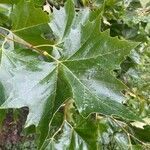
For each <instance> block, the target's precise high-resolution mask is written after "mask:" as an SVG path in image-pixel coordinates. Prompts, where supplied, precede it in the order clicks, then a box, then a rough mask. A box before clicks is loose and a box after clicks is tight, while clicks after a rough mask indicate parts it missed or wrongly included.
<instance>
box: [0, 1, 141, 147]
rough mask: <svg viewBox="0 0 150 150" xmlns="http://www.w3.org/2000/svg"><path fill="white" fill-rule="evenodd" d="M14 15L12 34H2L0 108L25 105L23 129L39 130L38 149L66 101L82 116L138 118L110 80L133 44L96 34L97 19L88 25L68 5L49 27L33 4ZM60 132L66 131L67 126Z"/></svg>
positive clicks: (85, 15)
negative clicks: (2, 96) (1, 97)
mask: <svg viewBox="0 0 150 150" xmlns="http://www.w3.org/2000/svg"><path fill="white" fill-rule="evenodd" d="M22 4H23V5H22ZM31 8H32V10H34V11H33V12H34V13H33V12H32V15H34V16H32V17H31V16H30V10H31ZM13 13H14V14H13V15H12V17H13V20H14V22H13V29H15V30H13V31H12V32H10V33H9V35H5V36H6V39H5V42H4V43H3V45H2V58H1V75H0V81H1V82H2V85H3V88H4V90H3V91H4V94H5V102H4V103H3V105H2V106H1V107H2V108H20V107H24V106H27V107H28V108H29V115H28V118H27V121H26V126H30V125H32V124H34V125H36V126H38V128H37V129H38V131H39V132H40V133H41V137H40V139H41V140H40V141H41V142H40V145H41V144H42V143H43V141H44V139H45V137H46V135H47V132H48V124H49V122H50V120H51V119H52V117H53V114H54V113H55V112H56V111H57V109H58V108H59V107H60V106H61V105H62V104H63V103H64V102H65V101H66V100H68V99H70V98H72V99H73V100H74V102H75V104H76V106H77V108H78V111H79V113H80V114H82V115H83V116H84V117H87V116H88V115H89V114H90V113H93V112H97V113H101V114H104V115H115V116H119V117H122V118H125V119H128V120H136V119H138V117H137V116H136V114H134V113H133V112H131V111H130V110H129V109H127V108H126V107H125V106H124V105H123V104H122V102H123V100H124V96H123V94H122V93H121V91H122V90H124V89H125V88H126V87H125V85H124V84H123V83H121V82H120V81H119V80H117V79H116V78H115V77H114V75H113V70H114V69H116V68H119V65H120V63H121V61H122V60H124V58H125V56H127V55H128V54H129V53H130V51H131V49H133V48H135V47H136V45H137V44H135V43H132V42H128V41H125V40H119V39H118V38H116V37H115V38H112V37H110V36H109V34H108V32H100V18H99V16H98V17H97V18H96V19H95V20H93V21H92V22H90V21H89V20H90V17H91V14H90V11H89V10H88V9H85V10H81V11H79V12H75V10H74V4H73V2H72V1H68V2H67V3H66V5H65V7H64V8H60V10H56V9H54V12H53V16H52V20H51V21H50V22H49V24H46V22H47V18H48V16H46V14H45V13H43V12H42V10H39V9H38V10H37V8H33V4H32V2H28V1H27V2H25V3H18V4H17V5H16V7H15V9H14V12H13ZM25 15H27V17H26V16H25ZM20 17H21V18H25V19H23V21H20ZM38 17H40V18H42V19H41V20H39V19H38ZM2 30H4V29H2ZM42 33H43V34H42ZM45 33H46V35H45ZM2 34H3V33H2ZM10 39H11V40H10ZM45 47H46V49H45ZM45 50H46V51H45ZM45 57H46V58H47V59H46V61H45ZM64 128H67V129H68V130H69V131H71V129H70V127H69V126H68V125H67V124H66V125H65V126H64ZM68 134H69V132H68ZM73 136H76V134H74V135H73Z"/></svg>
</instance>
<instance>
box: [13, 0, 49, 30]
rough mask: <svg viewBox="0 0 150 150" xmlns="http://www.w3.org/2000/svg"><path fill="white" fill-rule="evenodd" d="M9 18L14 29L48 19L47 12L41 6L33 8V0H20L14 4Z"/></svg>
mask: <svg viewBox="0 0 150 150" xmlns="http://www.w3.org/2000/svg"><path fill="white" fill-rule="evenodd" d="M11 19H12V26H13V27H12V28H13V29H14V30H19V29H22V28H27V27H30V26H34V25H37V24H42V23H47V22H48V21H49V18H48V16H47V14H46V13H45V12H43V11H42V9H41V8H35V6H34V2H33V0H30V1H26V0H21V1H20V2H19V3H18V4H17V5H15V8H14V10H13V12H12V15H11Z"/></svg>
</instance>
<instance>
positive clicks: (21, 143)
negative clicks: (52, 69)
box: [0, 0, 150, 150]
mask: <svg viewBox="0 0 150 150" xmlns="http://www.w3.org/2000/svg"><path fill="white" fill-rule="evenodd" d="M64 3H65V1H62V0H48V1H47V2H45V1H44V0H39V1H34V0H32V1H31V2H30V3H25V1H23V0H21V1H19V0H17V1H16V0H1V1H0V26H1V28H0V35H1V39H0V44H1V45H3V43H4V35H5V37H6V35H7V34H8V30H11V31H13V32H14V34H15V35H17V36H19V37H20V38H22V39H24V40H26V41H27V42H29V43H30V44H33V45H34V46H36V45H40V44H41V45H42V44H51V45H53V44H54V43H55V41H56V40H57V38H56V37H55V36H54V35H52V34H47V33H51V31H49V28H48V27H47V25H46V23H47V22H49V20H53V15H52V14H54V13H56V16H55V19H56V20H57V18H58V17H59V15H58V14H57V12H60V10H59V9H62V8H61V7H63V6H64ZM74 3H75V10H76V12H78V11H80V10H83V9H87V8H89V9H90V10H91V11H92V15H91V16H90V17H89V19H90V20H91V21H92V20H95V18H96V17H97V16H98V14H100V20H101V27H100V28H101V31H105V32H104V33H107V35H105V36H104V37H107V36H108V34H109V33H110V35H111V36H112V37H118V38H119V39H121V40H123V39H126V40H130V41H132V42H139V44H138V46H137V47H136V48H133V49H132V51H131V53H130V55H128V57H127V58H126V59H125V60H124V61H122V63H121V67H120V68H119V67H117V68H113V69H114V72H113V74H114V75H115V76H116V77H117V78H118V79H119V80H122V82H124V83H125V84H126V85H127V86H128V88H126V90H124V91H123V93H124V95H125V97H126V99H125V101H124V102H123V103H124V106H126V108H128V110H127V111H126V112H125V114H124V115H121V117H125V116H130V115H129V114H128V113H129V112H128V111H130V110H131V111H133V112H135V114H138V116H140V117H141V118H142V121H141V120H137V121H135V119H133V120H132V119H131V120H132V122H130V121H129V120H128V119H129V118H128V119H124V118H116V117H114V116H112V115H110V114H109V113H103V114H105V115H102V114H101V115H100V114H99V113H96V114H95V113H94V114H92V115H90V116H89V117H88V118H84V117H83V116H81V115H80V113H79V111H78V110H79V109H77V108H78V107H76V106H75V105H74V103H73V102H72V100H69V101H68V102H65V107H64V105H62V106H61V107H59V109H58V110H57V112H56V113H55V115H54V116H53V118H52V120H51V122H50V126H49V129H48V128H47V129H46V130H49V131H48V135H47V136H46V139H45V141H43V140H42V139H44V138H43V137H45V135H44V134H46V131H45V130H44V127H43V126H42V123H41V126H39V127H38V128H37V129H36V135H35V134H34V132H35V127H34V126H30V127H29V128H27V129H26V130H24V132H23V133H21V131H22V126H24V125H23V124H24V123H25V120H26V117H23V118H22V114H23V115H24V116H26V115H27V114H28V109H27V108H22V109H21V110H3V109H1V110H0V118H1V119H0V123H1V134H0V139H4V137H5V140H3V143H0V145H1V147H2V149H17V148H20V147H21V148H23V149H25V148H27V149H28V148H29V147H30V148H32V149H37V147H36V145H42V146H40V147H41V149H58V148H60V147H64V149H104V150H105V149H106V150H107V149H108V150H109V149H110V150H112V149H114V150H117V149H118V150H122V149H125V150H126V149H132V150H134V149H135V150H142V149H146V150H147V149H150V144H149V142H150V119H149V117H150V109H149V106H150V92H149V91H150V58H149V57H150V43H149V35H150V23H149V18H150V2H149V1H148V0H147V1H145V0H129V1H126V0H105V1H99V0H90V1H89V0H82V1H81V0H74ZM68 5H69V4H68ZM69 6H70V10H71V11H69V7H68V11H69V13H68V14H69V15H68V16H67V17H66V18H65V19H68V18H69V19H68V20H70V22H71V18H73V14H72V13H71V12H72V10H73V8H72V5H71V4H70V5H69ZM25 9H27V10H28V11H27V12H26V11H25ZM56 9H58V11H57V10H56ZM43 10H45V11H47V13H46V12H43ZM25 12H26V13H28V14H26V13H25ZM48 14H49V16H50V17H48ZM57 15H58V16H57ZM71 15H72V16H71ZM85 15H86V14H85ZM27 16H29V17H28V19H27V20H26V17H27ZM37 16H38V17H39V18H40V19H37ZM64 16H65V15H64ZM61 17H62V16H61ZM79 21H82V18H81V20H79ZM51 22H52V21H51ZM44 23H45V25H43V26H39V28H37V27H36V25H37V24H38V25H40V24H44ZM52 23H53V22H52ZM77 23H78V21H77ZM70 24H71V23H70ZM34 25H35V28H32V31H31V30H25V32H19V31H20V29H24V28H28V27H32V26H33V27H34ZM72 26H73V27H74V26H75V27H77V26H76V24H75V25H72ZM87 27H89V28H90V27H91V28H92V25H88V26H87ZM3 28H5V30H3ZM69 28H70V25H68V28H67V30H68V29H69ZM6 29H8V30H6ZM96 29H97V27H95V31H93V32H94V34H96V32H97V31H96ZM108 30H109V33H108ZM43 31H44V35H43V36H44V38H45V39H44V40H43V38H36V37H37V36H38V37H39V35H41V32H42V33H43ZM63 31H64V33H65V29H64V30H63ZM30 32H32V33H30ZM79 32H81V31H80V30H79ZM60 33H62V31H61V32H60ZM60 33H59V34H58V36H60V37H59V38H62V37H63V35H62V34H60ZM68 33H69V31H68ZM68 33H67V32H66V33H65V34H66V35H65V36H67V34H68ZM31 34H32V36H31ZM30 36H31V37H30ZM29 37H30V38H29ZM7 38H11V35H9V36H8V37H7ZM91 38H94V35H93V37H92V36H91ZM96 38H97V39H100V38H101V37H99V35H98V36H96ZM106 39H109V37H107V38H106ZM14 40H15V41H18V39H17V38H16V37H15V39H14ZM47 40H49V41H47ZM19 41H21V40H20V39H19ZM73 42H75V41H73ZM115 42H116V43H119V41H118V39H116V41H115ZM115 42H114V45H115ZM39 43H40V44H39ZM15 44H16V45H15V46H16V49H17V54H19V55H20V59H22V61H25V62H26V63H27V64H28V63H29V66H31V67H33V68H34V67H35V64H36V63H38V61H37V54H36V53H35V52H31V53H29V54H26V52H25V51H22V52H21V53H20V50H22V41H21V43H17V42H16V43H15ZM119 44H120V43H119ZM119 44H118V45H119ZM26 45H27V44H26V43H24V46H23V48H24V49H26ZM116 45H117V44H116ZM118 45H117V46H118ZM75 46H76V45H75ZM28 48H29V47H28ZM30 48H32V47H30ZM61 48H62V49H63V45H60V49H61ZM6 49H7V45H6ZM42 49H43V50H44V51H46V52H49V49H50V48H47V47H42ZM50 50H52V49H50ZM46 54H47V53H46ZM80 54H82V53H80ZM8 56H9V57H10V58H11V57H14V58H15V59H17V58H18V55H15V54H13V53H10V54H9V53H8ZM22 56H24V58H22ZM28 56H32V57H28ZM54 56H58V53H56V54H55V55H54ZM11 59H12V58H11ZM40 59H41V60H43V58H41V57H40ZM44 59H45V58H44ZM12 60H13V59H12ZM44 61H46V62H47V61H49V58H46V59H45V60H44ZM50 61H51V60H50ZM5 63H6V62H5ZM19 63H21V62H19ZM7 65H8V63H7ZM17 65H18V64H17ZM19 65H20V64H19ZM41 65H42V67H49V66H46V65H45V64H41ZM6 67H8V69H9V67H10V66H6ZM21 69H22V68H21ZM19 71H20V70H19ZM15 73H16V72H15ZM29 73H30V72H29ZM45 73H46V72H45ZM28 75H29V74H28ZM8 78H9V76H8ZM63 80H64V79H63ZM19 84H20V83H19ZM63 86H64V85H63ZM16 88H17V87H16ZM0 89H1V91H3V86H2V84H1V85H0ZM25 90H26V89H25ZM61 90H62V89H61V88H60V91H61ZM63 90H65V89H63ZM67 90H68V89H66V91H67ZM60 91H59V92H60ZM60 93H61V92H60ZM62 94H64V93H62ZM60 96H62V95H61V94H60ZM0 97H1V101H0V104H2V103H3V101H2V100H4V95H3V93H2V92H1V94H0ZM15 105H16V104H15ZM17 105H20V104H19V103H18V104H17ZM8 107H9V106H8ZM18 107H19V106H17V108H18ZM21 107H22V105H21ZM120 107H121V106H120ZM120 107H119V109H120ZM37 111H40V109H38V110H37ZM53 111H54V110H53ZM38 113H39V112H38ZM12 114H13V117H12ZM20 114H21V115H20ZM116 114H117V113H116ZM118 115H119V113H118ZM5 116H6V117H5ZM29 118H30V117H29ZM29 118H28V119H27V120H28V125H31V124H32V123H33V122H34V120H32V121H31V120H29ZM46 120H47V119H46ZM30 121H31V122H30ZM42 121H44V120H42ZM7 122H9V123H7ZM20 122H22V123H20ZM44 122H45V121H44ZM12 124H14V126H12ZM34 124H36V122H34ZM48 124H49V122H48ZM28 125H27V124H26V126H28ZM18 126H19V127H18ZM13 128H15V131H16V132H17V133H15V132H13V134H12V135H10V136H8V135H9V133H12V132H8V131H7V130H10V131H13ZM41 129H42V131H43V133H44V134H43V135H42V137H41V136H38V134H39V131H40V130H41ZM29 133H30V136H31V137H29V136H26V134H28V135H29ZM7 134H8V135H7ZM22 134H23V135H22ZM8 137H11V138H10V139H9V138H8ZM39 137H40V138H39ZM6 139H7V140H6ZM35 139H38V142H37V143H38V144H36V143H35V142H34V141H35ZM39 139H40V141H42V143H43V142H44V144H41V143H39ZM1 141H2V140H1ZM4 141H5V142H6V143H4ZM28 141H33V142H30V143H28ZM79 143H80V144H79Z"/></svg>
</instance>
